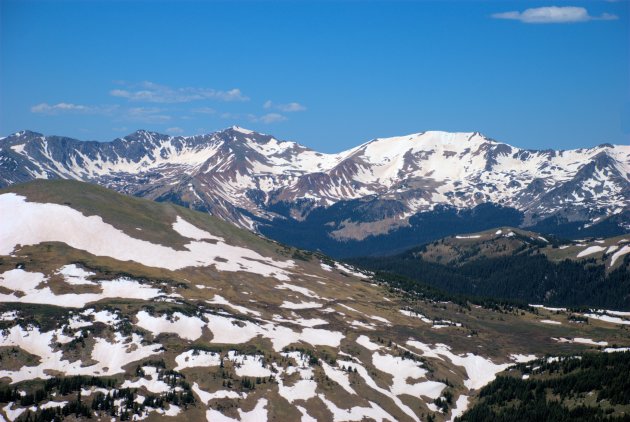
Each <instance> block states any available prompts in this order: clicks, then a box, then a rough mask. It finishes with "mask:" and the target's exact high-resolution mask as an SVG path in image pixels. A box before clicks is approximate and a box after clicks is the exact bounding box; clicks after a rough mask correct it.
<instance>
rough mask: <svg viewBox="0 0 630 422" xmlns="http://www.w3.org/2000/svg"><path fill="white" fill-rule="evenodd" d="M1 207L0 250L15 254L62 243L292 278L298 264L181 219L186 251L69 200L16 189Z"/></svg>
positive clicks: (160, 261)
mask: <svg viewBox="0 0 630 422" xmlns="http://www.w3.org/2000/svg"><path fill="white" fill-rule="evenodd" d="M0 209H2V210H6V212H10V213H11V215H12V216H13V217H12V218H11V219H7V218H3V219H0V239H1V240H0V255H9V254H11V253H12V252H13V251H14V250H15V248H16V247H17V246H18V245H22V246H25V245H37V244H39V243H42V242H63V243H66V244H67V245H68V246H70V247H73V248H75V249H79V250H83V251H86V252H89V253H91V254H93V255H96V256H107V257H110V258H114V259H117V260H119V261H135V262H137V263H139V264H142V265H146V266H148V267H156V268H164V269H167V270H178V269H181V268H185V267H199V266H214V267H216V269H217V270H219V271H231V272H237V271H246V272H250V273H254V274H260V275H261V276H264V277H275V278H277V279H278V280H281V281H288V280H289V274H290V273H289V272H288V271H287V270H288V269H290V268H293V267H294V262H293V261H276V260H273V259H271V258H266V257H264V256H262V255H260V254H258V253H257V252H254V251H252V250H251V249H247V248H242V247H239V246H232V245H229V244H227V243H225V242H224V241H223V240H222V239H221V238H217V237H214V236H212V235H210V234H209V233H207V232H205V231H203V230H200V229H198V228H196V227H194V226H192V225H191V224H189V223H187V222H185V221H183V220H181V219H179V220H178V221H177V222H176V223H175V224H174V227H177V229H178V230H180V231H181V233H180V234H182V233H183V234H185V235H186V236H185V237H188V236H191V237H189V238H190V239H191V240H192V241H191V242H190V243H188V244H187V245H186V246H185V248H186V250H176V249H173V248H170V247H167V246H163V245H157V244H154V243H151V242H148V241H146V240H141V239H136V238H134V237H131V236H129V235H128V234H126V233H125V232H123V231H122V230H119V229H117V228H115V227H113V226H111V225H110V224H107V223H105V222H104V221H103V219H102V218H101V217H99V216H89V217H88V216H85V215H83V214H81V213H80V212H79V211H77V210H75V209H73V208H70V207H69V206H66V205H58V204H41V203H37V202H27V201H26V198H25V197H23V196H20V195H16V194H13V193H5V194H2V195H0ZM195 239H203V240H195ZM205 240H212V242H207V241H205Z"/></svg>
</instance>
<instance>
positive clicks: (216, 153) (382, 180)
mask: <svg viewBox="0 0 630 422" xmlns="http://www.w3.org/2000/svg"><path fill="white" fill-rule="evenodd" d="M40 178H43V179H74V180H80V181H85V182H90V183H95V184H99V185H102V186H105V187H107V188H110V189H114V190H116V191H118V192H121V193H125V194H129V195H134V196H140V197H145V198H149V199H153V200H156V201H170V202H174V203H177V204H180V205H183V206H185V207H189V208H192V209H195V210H199V211H204V212H208V213H210V214H212V215H215V216H217V217H220V218H222V219H224V220H227V221H230V222H232V223H234V224H236V225H238V226H240V227H244V228H247V229H250V230H254V231H257V232H259V233H262V234H264V235H266V236H268V237H270V238H273V239H275V240H278V241H282V242H284V243H287V244H291V245H295V246H298V247H302V248H306V249H311V250H321V251H323V252H325V253H328V254H330V255H332V256H336V257H348V256H359V255H371V254H386V253H392V252H396V251H401V250H404V249H406V248H408V247H412V246H416V245H419V244H422V243H425V242H428V241H432V240H434V239H437V238H441V237H444V236H448V235H452V234H455V233H462V232H474V231H480V230H485V229H489V228H493V227H498V226H515V227H521V228H528V229H531V230H533V231H538V232H544V233H552V234H556V235H559V236H564V237H569V238H577V237H583V236H614V235H619V234H623V233H626V232H628V231H630V224H629V223H628V222H629V221H630V146H621V145H610V144H603V145H599V146H597V147H593V148H586V149H576V150H565V151H556V150H544V151H536V150H525V149H520V148H517V147H513V146H510V145H508V144H505V143H501V142H498V141H495V140H493V139H490V138H488V137H486V136H484V135H482V134H480V133H477V132H474V133H447V132H436V131H431V132H421V133H416V134H411V135H406V136H401V137H393V138H378V139H374V140H371V141H369V142H366V143H364V144H362V145H359V146H357V147H355V148H352V149H349V150H346V151H343V152H340V153H336V154H325V153H320V152H317V151H314V150H312V149H309V148H307V147H305V146H302V145H300V144H298V143H295V142H291V141H281V140H278V139H276V138H274V137H273V136H270V135H265V134H261V133H257V132H253V131H250V130H247V129H243V128H240V127H231V128H228V129H225V130H222V131H218V132H215V133H211V134H207V135H198V136H190V137H184V136H168V135H163V134H159V133H155V132H148V131H144V130H139V131H137V132H134V133H132V134H130V135H128V136H125V137H123V138H118V139H115V140H113V141H111V142H96V141H79V140H76V139H71V138H67V137H60V136H45V135H42V134H39V133H35V132H30V131H22V132H18V133H15V134H12V135H10V136H7V137H5V138H2V139H0V187H5V186H9V185H12V184H15V183H21V182H25V181H29V180H33V179H40Z"/></svg>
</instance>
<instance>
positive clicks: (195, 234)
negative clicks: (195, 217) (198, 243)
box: [173, 215, 225, 242]
mask: <svg viewBox="0 0 630 422" xmlns="http://www.w3.org/2000/svg"><path fill="white" fill-rule="evenodd" d="M173 230H175V231H176V232H177V233H179V234H181V235H182V236H184V237H187V238H188V239H194V240H216V241H219V242H224V241H225V240H224V239H223V238H222V237H218V236H213V235H212V234H210V233H208V232H207V231H205V230H201V229H200V228H198V227H195V226H193V225H192V224H190V223H189V222H188V221H186V220H184V219H183V218H181V217H180V216H179V215H178V216H177V218H176V219H175V222H174V223H173Z"/></svg>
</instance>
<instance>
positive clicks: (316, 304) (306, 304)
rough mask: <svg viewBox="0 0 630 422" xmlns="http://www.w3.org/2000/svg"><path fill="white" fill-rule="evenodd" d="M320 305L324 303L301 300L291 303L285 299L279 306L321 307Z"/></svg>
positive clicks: (297, 307) (291, 307) (289, 307)
mask: <svg viewBox="0 0 630 422" xmlns="http://www.w3.org/2000/svg"><path fill="white" fill-rule="evenodd" d="M322 306H324V305H323V304H321V303H319V302H304V301H302V302H300V303H293V302H289V301H287V300H285V301H284V302H282V304H281V305H280V307H281V308H286V309H312V308H321V307H322Z"/></svg>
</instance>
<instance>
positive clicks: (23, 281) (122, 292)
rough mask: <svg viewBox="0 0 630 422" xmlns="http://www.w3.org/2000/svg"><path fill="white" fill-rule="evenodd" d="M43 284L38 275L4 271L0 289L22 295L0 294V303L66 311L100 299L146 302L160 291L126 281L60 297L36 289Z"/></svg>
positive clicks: (112, 281) (60, 295)
mask: <svg viewBox="0 0 630 422" xmlns="http://www.w3.org/2000/svg"><path fill="white" fill-rule="evenodd" d="M47 281H48V278H47V277H46V276H44V274H42V273H37V272H28V271H24V270H22V269H14V270H9V271H5V272H4V273H2V274H0V286H2V287H5V288H7V289H9V290H13V291H20V292H22V293H23V295H21V296H17V295H15V294H14V293H10V294H6V293H0V302H19V303H38V304H43V305H51V304H52V305H56V306H63V307H67V308H83V307H84V306H85V305H87V304H88V303H92V302H97V301H99V300H102V299H110V298H124V299H141V300H148V299H153V298H156V297H158V296H160V295H161V294H162V292H161V290H160V289H156V288H153V287H150V286H148V285H146V284H141V283H139V282H137V281H135V280H132V279H130V278H126V277H121V278H116V279H114V280H102V281H99V282H98V283H97V284H99V286H100V288H101V290H102V291H101V293H64V294H59V295H58V294H55V293H54V292H53V291H52V290H51V289H50V287H48V286H46V287H41V288H37V286H40V285H41V284H42V283H45V282H47ZM83 284H85V283H83Z"/></svg>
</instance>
